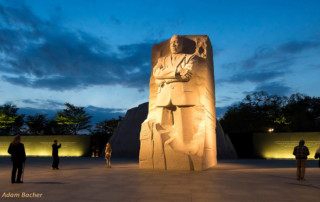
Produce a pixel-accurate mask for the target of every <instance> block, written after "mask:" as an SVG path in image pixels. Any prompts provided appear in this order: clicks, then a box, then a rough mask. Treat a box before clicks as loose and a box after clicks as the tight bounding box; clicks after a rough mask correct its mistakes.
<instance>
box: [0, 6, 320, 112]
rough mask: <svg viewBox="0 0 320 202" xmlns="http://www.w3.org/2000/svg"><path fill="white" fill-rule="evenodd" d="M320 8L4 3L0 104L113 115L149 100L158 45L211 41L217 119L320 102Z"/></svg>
mask: <svg viewBox="0 0 320 202" xmlns="http://www.w3.org/2000/svg"><path fill="white" fill-rule="evenodd" d="M319 10H320V1H319V0H314V1H313V0H308V1H294V0H286V1H284V0H275V1H273V0H268V1H262V0H261V1H256V0H252V1H249V0H247V1H219V0H217V1H212V0H210V1H200V0H199V1H172V0H171V1H167V0H163V1H138V0H135V1H132V0H123V1H113V0H112V1H109V0H68V1H66V0H54V1H49V0H28V1H16V0H7V1H6V0H0V105H2V104H5V103H13V104H16V105H17V106H18V107H19V108H22V110H24V111H23V112H27V113H28V112H38V113H41V112H43V113H45V112H46V113H50V111H56V110H57V109H60V108H62V107H63V106H62V105H63V103H64V102H70V103H72V104H74V105H77V106H84V107H89V108H90V109H91V112H92V113H93V115H94V112H95V111H96V112H97V113H100V116H104V114H108V115H106V117H108V118H109V117H112V116H117V115H118V114H119V113H121V112H124V111H125V110H126V109H129V108H132V107H135V106H137V105H139V104H141V103H143V102H147V101H148V96H149V89H148V85H149V77H150V73H151V71H150V70H151V66H150V60H151V58H150V54H151V47H152V45H153V44H154V43H158V42H160V41H163V40H166V39H169V38H170V37H171V36H172V35H173V34H182V35H188V34H206V35H208V36H209V37H210V40H211V42H212V44H213V49H214V63H215V64H214V65H215V70H214V71H215V79H216V101H217V103H216V104H217V112H218V115H221V113H222V112H223V111H224V110H225V108H226V107H227V106H229V105H231V104H233V103H236V102H238V101H240V100H241V99H243V98H244V96H245V95H246V94H247V93H250V92H253V91H260V90H264V91H266V92H268V93H270V94H278V95H290V94H292V93H296V92H300V93H305V94H307V95H310V96H320V90H319V86H320V79H319V76H320V59H319V58H320V12H319Z"/></svg>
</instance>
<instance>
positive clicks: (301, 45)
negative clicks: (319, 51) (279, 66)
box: [278, 41, 320, 54]
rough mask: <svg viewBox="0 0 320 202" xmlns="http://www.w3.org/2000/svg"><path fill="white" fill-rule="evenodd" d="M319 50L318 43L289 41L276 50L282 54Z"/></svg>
mask: <svg viewBox="0 0 320 202" xmlns="http://www.w3.org/2000/svg"><path fill="white" fill-rule="evenodd" d="M314 48H320V42H319V41H290V42H287V43H284V44H281V45H280V46H279V47H278V49H279V50H280V51H282V52H284V53H290V54H295V53H300V52H302V51H305V50H308V49H314Z"/></svg>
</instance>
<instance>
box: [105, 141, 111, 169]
mask: <svg viewBox="0 0 320 202" xmlns="http://www.w3.org/2000/svg"><path fill="white" fill-rule="evenodd" d="M105 153H106V155H105V159H106V165H107V168H111V162H110V159H111V153H112V148H111V145H110V143H109V142H108V143H107V145H106V151H105Z"/></svg>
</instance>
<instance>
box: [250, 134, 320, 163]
mask: <svg viewBox="0 0 320 202" xmlns="http://www.w3.org/2000/svg"><path fill="white" fill-rule="evenodd" d="M301 139H304V140H305V145H306V146H307V147H308V148H309V151H310V155H309V157H308V158H310V159H313V158H314V154H315V152H316V150H317V149H318V148H319V147H320V132H297V133H255V134H253V147H254V151H255V153H256V155H257V156H258V157H260V158H266V159H293V158H295V157H294V156H293V154H292V153H293V149H294V147H295V146H297V145H298V144H299V141H300V140H301Z"/></svg>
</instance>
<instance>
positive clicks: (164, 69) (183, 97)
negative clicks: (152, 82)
mask: <svg viewBox="0 0 320 202" xmlns="http://www.w3.org/2000/svg"><path fill="white" fill-rule="evenodd" d="M196 63H197V57H196V56H195V55H193V54H176V55H169V56H166V57H161V58H159V59H158V62H157V64H156V66H155V67H154V69H153V76H154V78H155V79H156V83H157V84H158V85H159V87H158V95H157V101H156V105H157V106H158V107H165V106H168V105H170V104H173V105H175V106H193V105H196V104H197V103H198V102H197V99H195V97H198V96H197V95H196V94H195V93H196V92H197V91H195V90H194V89H193V86H192V85H190V84H189V79H182V78H181V76H180V75H179V74H177V71H178V69H179V68H182V69H189V70H190V71H191V73H194V72H195V71H196V69H194V67H195V65H196ZM190 80H192V77H191V79H190ZM168 95H169V96H168Z"/></svg>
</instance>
